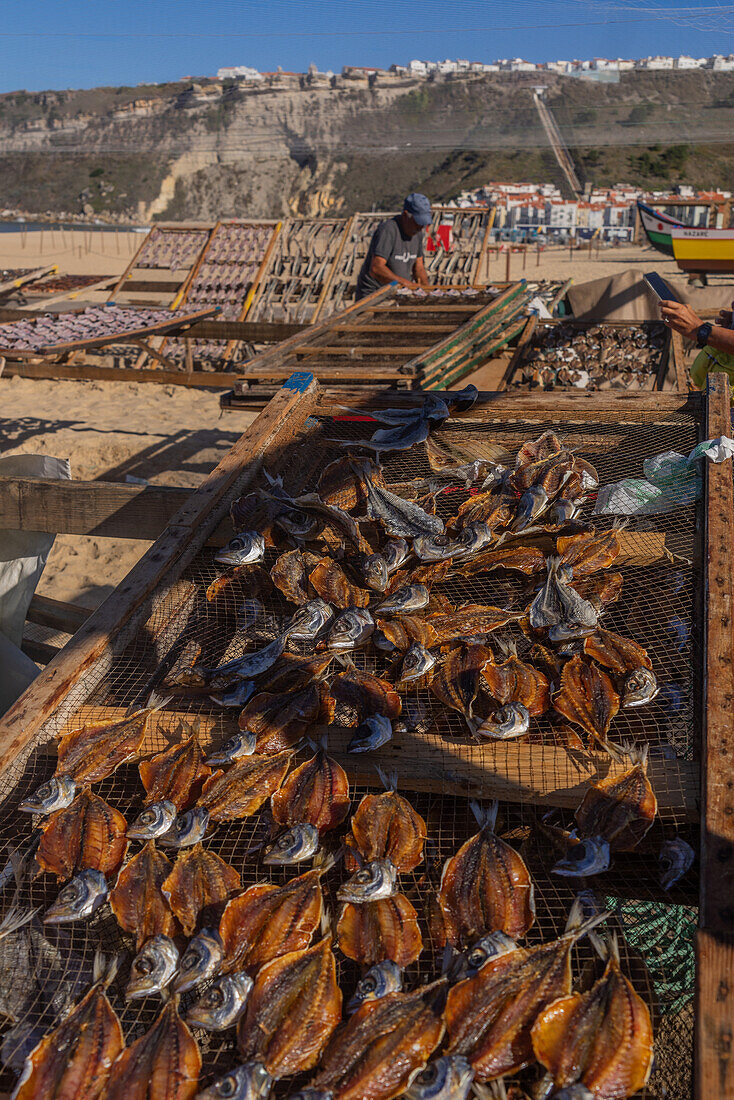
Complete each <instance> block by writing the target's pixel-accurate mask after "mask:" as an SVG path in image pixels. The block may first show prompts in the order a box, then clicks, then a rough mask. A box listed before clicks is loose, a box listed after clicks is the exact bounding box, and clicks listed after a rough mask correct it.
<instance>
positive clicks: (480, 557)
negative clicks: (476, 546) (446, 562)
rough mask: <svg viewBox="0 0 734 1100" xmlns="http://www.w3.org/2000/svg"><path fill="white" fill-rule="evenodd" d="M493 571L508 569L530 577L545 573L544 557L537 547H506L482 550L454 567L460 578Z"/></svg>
mask: <svg viewBox="0 0 734 1100" xmlns="http://www.w3.org/2000/svg"><path fill="white" fill-rule="evenodd" d="M494 569H508V570H510V571H511V572H515V573H524V574H525V575H526V576H528V577H530V576H533V575H534V574H536V573H543V572H545V555H544V554H543V551H542V550H540V549H539V548H538V547H537V546H514V547H509V546H508V547H503V548H502V549H500V550H482V551H480V553H479V554H476V555H475V556H474V557H472V558H470V559H469V560H468V561H462V562H461V563H460V564H459V565H457V566H455V567H454V572H455V573H458V574H460V575H461V576H462V577H474V576H477V575H478V574H479V573H489V572H491V571H492V570H494Z"/></svg>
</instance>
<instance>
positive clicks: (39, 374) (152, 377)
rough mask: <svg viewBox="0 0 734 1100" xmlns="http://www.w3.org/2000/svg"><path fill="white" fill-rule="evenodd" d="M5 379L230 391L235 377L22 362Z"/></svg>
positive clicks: (202, 372) (9, 363)
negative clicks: (144, 383)
mask: <svg viewBox="0 0 734 1100" xmlns="http://www.w3.org/2000/svg"><path fill="white" fill-rule="evenodd" d="M5 373H6V375H8V376H9V377H13V376H17V377H18V378H59V379H62V380H63V379H68V380H71V381H84V382H94V381H104V382H158V383H159V384H161V385H166V386H191V387H193V388H195V389H215V390H218V389H231V387H232V384H233V382H234V381H235V379H236V377H237V376H236V374H233V373H229V372H228V371H206V370H199V371H192V372H188V371H185V370H163V369H160V370H159V369H157V368H146V367H98V366H95V365H94V364H93V363H80V364H78V365H71V364H68V363H52V362H50V361H48V360H41V361H40V362H21V361H19V360H17V359H8V360H7V363H6V370H5Z"/></svg>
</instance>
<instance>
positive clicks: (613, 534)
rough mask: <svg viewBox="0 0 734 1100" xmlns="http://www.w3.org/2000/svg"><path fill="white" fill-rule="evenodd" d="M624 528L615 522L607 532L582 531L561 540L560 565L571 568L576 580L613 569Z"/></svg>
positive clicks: (558, 541) (558, 548)
mask: <svg viewBox="0 0 734 1100" xmlns="http://www.w3.org/2000/svg"><path fill="white" fill-rule="evenodd" d="M623 527H624V524H623V523H617V522H615V524H614V525H613V526H612V527H610V528H608V530H606V531H594V530H590V531H582V532H581V533H580V534H578V535H568V536H563V537H561V538H559V539H558V540H557V541H556V552H557V554H558V556H559V557H560V565H562V566H566V565H568V566H570V567H571V568H572V569H573V576H574V578H575V579H578V578H579V577H585V576H588V575H589V574H590V573H597V572H598V571H599V570H600V569H609V568H611V566H612V565H614V562H615V561H616V560H617V558H618V557H619V554H620V551H621V549H622V544H621V542H620V539H619V533H620V531H621V530H622V529H623Z"/></svg>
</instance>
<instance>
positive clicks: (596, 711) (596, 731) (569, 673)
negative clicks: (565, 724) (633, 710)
mask: <svg viewBox="0 0 734 1100" xmlns="http://www.w3.org/2000/svg"><path fill="white" fill-rule="evenodd" d="M553 707H554V709H555V710H556V711H557V712H558V713H559V714H562V715H563V717H564V718H567V719H568V721H569V722H572V723H573V724H574V725H576V726H580V727H581V728H582V729H583V730H585V732H586V733H587V734H588V735H589V737H590V738H591V741H592V742H593V741H599V742H600V743H601V744H604V743H605V741H606V736H607V733H608V731H609V727H610V725H611V723H612V719H613V718H614V716H615V714H617V712H618V710H619V696H618V695H617V692H616V691H615V690H614V685H613V684H612V681H611V680H610V679H609V677H608V676H607V674H606V672H604V671H603V669H600V668H598V667H597V666H596V665H594V664H591V663H590V662H588V661H584V659H583V658H582V657H572V658H571V660H570V661H568V662H567V663H566V664H565V665H564V666H563V672H562V673H561V689H560V691H558V692H556V694H555V695H554V696H553Z"/></svg>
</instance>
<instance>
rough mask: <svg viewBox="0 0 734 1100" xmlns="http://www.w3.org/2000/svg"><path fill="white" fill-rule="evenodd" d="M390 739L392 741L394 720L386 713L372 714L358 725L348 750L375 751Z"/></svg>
mask: <svg viewBox="0 0 734 1100" xmlns="http://www.w3.org/2000/svg"><path fill="white" fill-rule="evenodd" d="M388 741H392V722H391V721H390V719H389V718H386V717H385V715H384V714H371V715H370V716H369V718H365V719H364V721H362V722H360V723H359V725H358V726H357V728H356V730H355V731H354V736H353V737H352V740H351V741H350V742H349V744H348V745H347V752H374V750H375V749H379V748H380V747H381V746H382V745H386V744H387V743H388Z"/></svg>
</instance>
